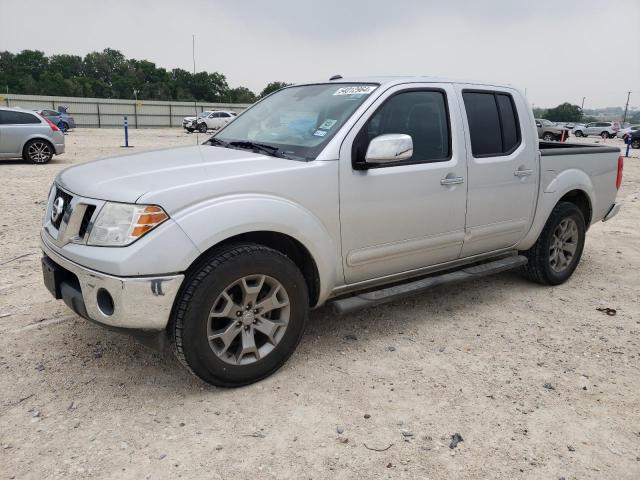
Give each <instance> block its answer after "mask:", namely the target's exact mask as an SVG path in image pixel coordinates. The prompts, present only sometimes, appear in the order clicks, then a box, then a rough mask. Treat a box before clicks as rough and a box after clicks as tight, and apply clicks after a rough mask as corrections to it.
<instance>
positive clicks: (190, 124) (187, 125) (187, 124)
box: [182, 110, 213, 132]
mask: <svg viewBox="0 0 640 480" xmlns="http://www.w3.org/2000/svg"><path fill="white" fill-rule="evenodd" d="M212 113H213V110H205V111H204V112H200V113H199V114H198V116H197V117H184V118H183V119H182V128H184V129H185V130H186V131H187V132H194V131H195V129H196V124H197V122H195V123H194V120H200V119H201V118H205V117H208V116H209V115H211V114H212Z"/></svg>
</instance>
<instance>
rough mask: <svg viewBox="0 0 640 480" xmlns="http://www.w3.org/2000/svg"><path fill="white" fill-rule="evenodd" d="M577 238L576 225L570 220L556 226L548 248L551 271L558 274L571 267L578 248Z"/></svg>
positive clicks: (567, 219)
mask: <svg viewBox="0 0 640 480" xmlns="http://www.w3.org/2000/svg"><path fill="white" fill-rule="evenodd" d="M578 236H579V231H578V224H577V223H576V222H575V220H573V219H572V218H565V219H563V220H562V221H561V222H560V223H559V224H558V226H557V227H556V229H555V231H554V232H553V237H551V245H550V246H549V264H550V265H551V269H552V270H553V271H555V272H557V273H560V272H563V271H564V270H566V269H567V268H568V267H569V265H571V262H572V261H573V258H574V256H575V254H576V250H577V248H578V240H579V238H578Z"/></svg>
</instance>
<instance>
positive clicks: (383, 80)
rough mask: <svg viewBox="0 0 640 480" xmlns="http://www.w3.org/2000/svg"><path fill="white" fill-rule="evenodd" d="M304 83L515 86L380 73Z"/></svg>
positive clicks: (511, 86)
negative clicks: (379, 74)
mask: <svg viewBox="0 0 640 480" xmlns="http://www.w3.org/2000/svg"><path fill="white" fill-rule="evenodd" d="M304 83H305V84H311V83H379V84H380V85H386V86H390V85H399V84H403V83H465V84H471V85H487V86H492V87H502V88H515V87H514V86H513V85H509V84H507V83H497V82H487V81H477V80H461V79H453V78H445V77H436V76H428V75H425V76H420V75H419V76H411V75H398V76H393V75H381V76H366V77H344V78H339V79H336V80H329V79H328V78H326V79H324V80H320V81H317V82H308V83H307V82H304Z"/></svg>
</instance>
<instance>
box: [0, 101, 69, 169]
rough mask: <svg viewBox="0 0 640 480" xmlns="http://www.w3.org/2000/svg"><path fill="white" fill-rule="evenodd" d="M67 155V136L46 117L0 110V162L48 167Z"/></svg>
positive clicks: (6, 109) (22, 111)
mask: <svg viewBox="0 0 640 480" xmlns="http://www.w3.org/2000/svg"><path fill="white" fill-rule="evenodd" d="M61 153H64V135H63V133H62V132H61V131H60V129H59V128H58V127H57V126H56V125H55V124H54V123H53V122H52V121H51V120H49V119H48V118H47V117H43V116H41V115H39V114H37V113H35V112H30V111H28V110H23V109H21V108H7V107H0V158H1V159H7V158H23V159H24V160H25V161H29V162H33V163H47V162H48V161H49V160H51V158H52V157H53V156H54V155H60V154H61Z"/></svg>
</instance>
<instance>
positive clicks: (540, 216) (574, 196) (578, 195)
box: [516, 170, 596, 250]
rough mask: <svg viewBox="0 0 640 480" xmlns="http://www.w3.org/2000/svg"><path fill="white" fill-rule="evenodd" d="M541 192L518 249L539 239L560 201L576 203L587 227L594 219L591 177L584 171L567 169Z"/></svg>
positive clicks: (593, 195)
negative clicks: (527, 229) (531, 221)
mask: <svg viewBox="0 0 640 480" xmlns="http://www.w3.org/2000/svg"><path fill="white" fill-rule="evenodd" d="M542 188H543V189H544V192H542V193H541V194H540V199H539V201H538V206H537V208H536V213H535V216H534V219H533V223H532V226H531V228H530V229H529V232H528V233H527V235H526V236H525V237H524V238H523V239H522V240H521V241H520V242H519V243H518V245H516V247H517V248H518V250H527V249H529V248H530V247H531V246H532V245H533V244H534V243H535V242H536V240H537V239H538V237H539V236H540V233H541V232H542V230H543V228H544V226H545V224H546V223H547V220H548V219H549V216H550V215H551V212H552V211H553V209H554V208H555V207H556V205H558V203H560V202H563V201H567V202H571V203H573V204H575V205H576V206H577V207H578V208H579V209H580V211H581V212H582V214H583V216H584V221H585V228H587V229H588V228H589V226H590V225H591V222H592V221H593V205H594V204H595V202H596V198H595V191H594V188H593V184H592V182H591V179H590V178H589V177H588V176H587V175H586V174H585V173H584V172H582V171H579V170H566V171H564V172H562V174H560V175H558V176H557V177H556V178H554V180H553V181H552V182H550V183H549V185H547V186H546V187H545V186H544V185H543V186H542Z"/></svg>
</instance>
